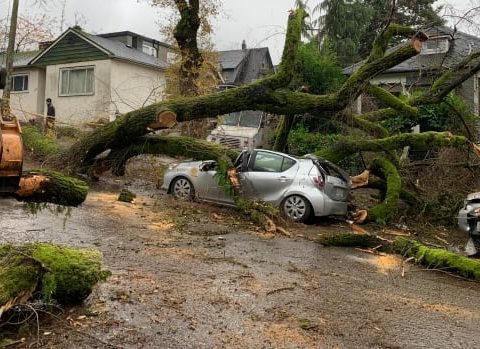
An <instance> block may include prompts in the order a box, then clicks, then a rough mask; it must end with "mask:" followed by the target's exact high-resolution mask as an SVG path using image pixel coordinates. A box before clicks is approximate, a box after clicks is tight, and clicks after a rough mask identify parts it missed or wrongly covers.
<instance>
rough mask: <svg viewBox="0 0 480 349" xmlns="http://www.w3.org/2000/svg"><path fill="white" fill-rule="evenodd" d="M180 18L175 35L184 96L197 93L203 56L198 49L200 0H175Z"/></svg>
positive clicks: (181, 92) (181, 91)
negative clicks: (179, 56)
mask: <svg viewBox="0 0 480 349" xmlns="http://www.w3.org/2000/svg"><path fill="white" fill-rule="evenodd" d="M175 5H176V6H177V9H178V12H180V20H179V21H178V23H177V25H176V26H175V30H174V33H173V36H174V37H175V40H176V41H177V44H178V47H179V48H180V54H181V56H182V62H181V65H180V71H179V73H180V94H181V95H182V96H195V95H197V87H196V84H195V82H196V80H197V78H198V76H199V72H198V70H199V69H200V67H201V66H202V63H203V58H202V55H201V53H200V51H199V49H198V44H197V32H198V28H199V27H200V17H199V10H200V4H199V0H188V3H187V1H186V0H175Z"/></svg>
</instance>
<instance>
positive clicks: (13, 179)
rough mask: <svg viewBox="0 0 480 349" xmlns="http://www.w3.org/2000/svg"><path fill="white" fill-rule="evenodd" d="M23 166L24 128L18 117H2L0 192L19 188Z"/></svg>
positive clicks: (10, 191)
mask: <svg viewBox="0 0 480 349" xmlns="http://www.w3.org/2000/svg"><path fill="white" fill-rule="evenodd" d="M22 167H23V143H22V130H21V128H20V124H19V123H18V120H17V119H16V118H12V119H11V120H6V119H3V118H1V117H0V193H12V192H15V191H16V190H17V189H18V184H19V182H20V177H21V175H22Z"/></svg>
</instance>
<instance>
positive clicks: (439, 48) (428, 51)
mask: <svg viewBox="0 0 480 349" xmlns="http://www.w3.org/2000/svg"><path fill="white" fill-rule="evenodd" d="M449 48H450V43H449V41H448V38H445V37H438V38H432V39H429V40H427V41H425V42H424V43H423V45H422V55H432V54H437V53H446V52H448V49H449Z"/></svg>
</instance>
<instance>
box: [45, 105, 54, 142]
mask: <svg viewBox="0 0 480 349" xmlns="http://www.w3.org/2000/svg"><path fill="white" fill-rule="evenodd" d="M46 102H47V117H46V119H45V134H46V135H47V136H49V137H53V138H54V137H55V135H56V131H55V107H54V106H53V103H52V99H51V98H47V100H46Z"/></svg>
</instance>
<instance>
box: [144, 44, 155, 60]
mask: <svg viewBox="0 0 480 349" xmlns="http://www.w3.org/2000/svg"><path fill="white" fill-rule="evenodd" d="M142 52H143V53H145V54H147V55H149V56H153V57H155V58H157V57H158V52H157V49H156V48H155V47H153V46H152V45H149V44H143V45H142Z"/></svg>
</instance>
